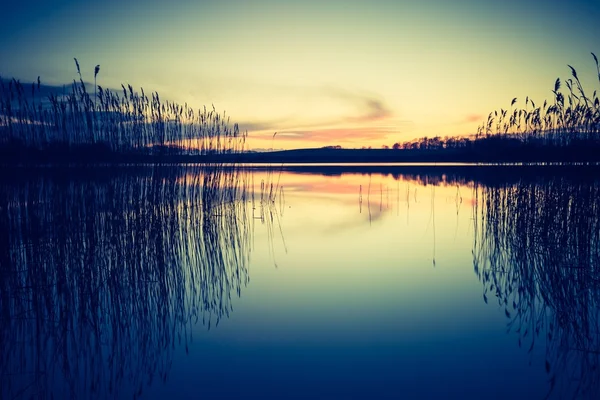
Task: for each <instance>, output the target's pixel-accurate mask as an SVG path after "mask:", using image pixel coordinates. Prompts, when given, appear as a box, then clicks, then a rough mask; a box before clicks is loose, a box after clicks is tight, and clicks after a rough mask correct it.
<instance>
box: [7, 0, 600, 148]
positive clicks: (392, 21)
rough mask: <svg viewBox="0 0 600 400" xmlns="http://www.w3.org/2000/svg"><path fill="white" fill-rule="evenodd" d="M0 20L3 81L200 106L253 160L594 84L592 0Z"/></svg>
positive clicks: (366, 140)
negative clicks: (80, 86)
mask: <svg viewBox="0 0 600 400" xmlns="http://www.w3.org/2000/svg"><path fill="white" fill-rule="evenodd" d="M3 15H4V18H3V21H2V23H1V24H0V75H1V76H2V77H3V78H9V77H16V78H18V79H21V80H22V81H33V80H35V79H37V76H38V75H40V76H41V78H42V81H43V82H44V83H46V84H63V83H68V82H70V81H72V79H73V78H75V77H76V69H75V64H74V62H73V57H77V58H78V59H79V62H80V64H81V67H82V69H83V73H84V79H86V80H88V81H93V70H94V66H95V65H96V64H100V66H101V70H100V74H99V76H98V84H100V85H102V86H104V87H120V84H121V83H122V82H124V83H129V84H131V85H132V86H134V87H136V88H139V87H142V86H143V87H144V89H145V90H146V91H158V92H160V94H161V97H162V98H167V99H170V100H174V101H177V102H179V103H182V104H183V103H185V102H187V103H188V104H192V105H194V106H197V107H201V106H203V105H208V106H210V105H211V104H214V106H215V107H216V109H217V110H220V111H226V112H227V114H228V115H229V116H230V117H231V119H232V121H235V122H238V123H239V124H240V126H241V127H242V129H247V130H248V131H249V135H250V136H249V137H250V141H249V143H250V146H251V147H253V148H271V147H272V146H273V147H274V148H302V147H321V146H325V145H342V146H344V147H361V146H363V145H366V146H374V147H380V146H381V145H383V144H386V145H390V146H391V145H392V144H393V143H394V142H397V141H405V140H410V139H413V138H417V137H422V136H430V137H431V136H435V135H442V136H445V135H460V134H470V133H473V132H474V131H475V130H476V127H477V126H478V124H479V123H480V122H481V121H482V120H483V119H485V118H486V117H487V114H488V113H489V112H490V111H492V110H494V109H496V108H499V107H507V106H509V105H510V101H511V100H512V98H513V97H518V98H519V101H520V102H521V103H523V102H524V99H525V96H530V97H531V98H533V99H534V100H536V101H543V100H544V99H546V98H551V92H550V89H551V88H552V87H553V84H554V81H555V80H556V78H557V77H561V78H568V77H569V76H570V70H569V69H568V67H567V64H571V65H573V66H574V67H575V68H576V69H577V71H578V73H579V75H580V77H581V78H582V81H583V84H584V86H585V87H588V88H592V89H591V90H593V89H598V88H599V84H598V80H597V78H596V76H595V65H594V63H593V60H592V57H591V55H590V52H595V53H597V54H599V53H600V40H599V38H600V23H598V21H600V1H599V0H591V1H583V0H572V1H559V0H545V1H541V0H525V1H516V0H505V1H481V0H459V1H445V0H421V1H400V0H397V1H392V0H372V1H362V0H343V1H341V0H340V1H338V0H319V1H316V0H304V1H294V2H291V1H276V0H261V1H250V0H246V1H242V0H221V1H199V0H197V1H174V2H168V1H141V0H138V1H136V0H133V1H116V0H104V1H96V2H91V1H72V0H55V1H20V2H14V3H9V4H7V5H5V6H3ZM275 132H278V134H277V136H276V138H275V139H274V143H272V140H271V138H272V136H273V133H275Z"/></svg>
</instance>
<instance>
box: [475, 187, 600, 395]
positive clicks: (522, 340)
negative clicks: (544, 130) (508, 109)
mask: <svg viewBox="0 0 600 400" xmlns="http://www.w3.org/2000/svg"><path fill="white" fill-rule="evenodd" d="M474 190H475V193H476V195H477V204H476V205H475V206H474V207H475V209H474V215H475V224H474V226H475V243H474V249H473V264H474V270H475V273H476V274H477V276H478V277H479V279H480V281H481V283H482V285H483V299H484V301H485V302H486V303H487V302H492V301H494V302H497V303H498V305H500V306H501V307H503V308H504V312H505V315H506V318H507V320H508V322H507V329H508V331H509V332H512V333H515V334H516V335H517V337H518V345H519V346H522V347H523V348H524V349H528V351H529V352H530V353H532V351H533V349H534V346H540V348H545V355H546V360H545V362H544V363H545V368H546V371H547V373H548V381H549V393H548V396H553V397H554V396H556V397H560V398H594V396H596V395H597V394H598V393H600V373H599V368H600V272H599V268H600V208H599V207H598V204H600V203H599V201H600V181H599V180H598V179H594V178H588V179H586V178H584V177H581V176H579V177H571V178H567V177H553V178H545V179H543V178H538V179H537V180H536V181H518V182H513V183H505V184H501V185H496V186H495V187H490V186H481V185H476V187H475V188H474ZM494 298H495V299H494Z"/></svg>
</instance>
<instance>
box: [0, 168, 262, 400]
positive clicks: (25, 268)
mask: <svg viewBox="0 0 600 400" xmlns="http://www.w3.org/2000/svg"><path fill="white" fill-rule="evenodd" d="M65 172H67V173H68V174H70V175H72V174H76V173H77V171H73V170H71V171H62V172H61V173H59V174H57V176H47V175H46V174H29V175H27V174H25V175H24V176H22V177H21V176H19V177H17V178H15V179H14V180H12V181H10V180H7V179H5V180H4V182H3V184H2V187H1V188H0V193H1V197H0V221H1V222H0V225H1V227H2V228H1V229H0V235H1V236H0V242H1V245H0V274H1V279H0V304H1V311H0V313H1V314H0V315H1V318H2V324H1V325H0V335H1V339H0V347H1V348H0V354H1V358H0V377H1V379H2V381H1V383H0V387H2V398H13V397H15V396H23V397H25V398H29V397H30V396H42V397H45V396H49V395H50V394H54V396H57V397H62V396H78V397H87V396H89V393H96V394H98V395H102V396H106V395H109V396H110V397H113V396H115V397H116V396H120V395H127V396H131V394H132V393H121V392H120V389H121V387H122V386H124V384H126V386H129V387H130V388H131V392H133V394H134V397H135V396H137V395H140V394H141V393H142V390H143V387H144V386H146V385H150V384H151V383H152V381H153V380H155V379H161V380H165V379H166V377H167V374H168V372H169V369H170V365H171V353H172V351H173V349H174V347H175V346H183V347H185V348H186V350H187V346H188V342H189V341H190V340H191V332H192V330H191V328H192V326H193V325H194V324H196V323H198V322H201V323H202V324H205V325H206V326H207V327H208V328H210V327H211V326H212V325H218V323H219V321H220V320H221V319H222V318H223V317H226V316H228V315H229V314H230V312H231V311H232V296H240V293H241V290H242V288H243V287H245V286H246V285H247V283H248V281H249V274H248V259H249V254H250V245H251V237H250V230H249V223H248V220H249V218H251V214H249V213H248V210H247V207H246V204H247V203H246V201H245V200H246V196H247V195H248V193H247V177H246V175H245V174H244V173H241V172H239V171H228V173H226V174H224V173H222V171H220V170H219V169H216V168H213V169H210V170H209V169H206V168H192V169H189V168H187V169H185V170H184V169H181V168H165V167H162V168H161V167H157V168H144V169H141V170H138V169H135V170H134V169H125V170H119V171H118V172H114V173H113V172H111V171H109V170H100V171H95V172H96V173H98V172H99V175H100V176H88V175H86V174H82V176H79V177H77V176H76V177H65V176H64V174H65ZM53 385H55V386H53ZM56 385H58V387H57V386H56Z"/></svg>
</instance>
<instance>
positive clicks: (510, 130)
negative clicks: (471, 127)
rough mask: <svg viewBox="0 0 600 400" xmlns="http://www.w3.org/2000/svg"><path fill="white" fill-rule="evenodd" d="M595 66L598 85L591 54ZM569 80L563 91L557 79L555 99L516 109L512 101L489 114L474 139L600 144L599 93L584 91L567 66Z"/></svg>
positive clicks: (529, 102)
mask: <svg viewBox="0 0 600 400" xmlns="http://www.w3.org/2000/svg"><path fill="white" fill-rule="evenodd" d="M591 54H592V57H593V59H594V62H595V65H596V71H597V74H598V81H599V82H600V65H599V63H598V58H597V57H596V55H595V54H594V53H591ZM568 67H569V69H570V71H571V77H570V78H568V79H566V80H564V86H565V87H566V90H564V87H563V85H562V83H563V82H562V81H561V80H560V78H557V79H556V81H555V83H554V88H553V89H552V94H553V95H554V99H553V101H552V102H548V101H547V100H545V101H544V102H543V104H541V105H539V104H538V105H536V103H535V102H534V101H533V100H532V99H530V98H529V97H526V98H525V103H524V104H523V107H518V104H519V102H518V99H517V98H514V99H513V100H512V101H511V103H510V107H509V108H506V109H504V108H501V109H500V110H495V111H492V112H490V113H489V115H488V117H487V120H486V121H484V122H483V123H482V124H481V125H480V126H479V127H478V129H477V135H476V137H477V138H482V137H490V136H497V137H511V138H518V139H520V140H521V141H523V142H525V143H531V144H542V145H558V146H569V145H573V144H576V143H578V142H595V143H598V142H599V141H600V100H599V97H598V91H597V90H594V91H593V93H592V94H591V96H590V95H589V93H590V91H587V90H584V87H583V85H582V83H581V81H580V79H579V76H578V75H577V71H576V70H575V68H573V67H572V66H571V65H568Z"/></svg>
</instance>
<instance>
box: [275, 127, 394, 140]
mask: <svg viewBox="0 0 600 400" xmlns="http://www.w3.org/2000/svg"><path fill="white" fill-rule="evenodd" d="M395 133H397V130H396V129H395V127H352V126H350V127H336V128H321V129H319V128H316V129H305V130H287V131H286V130H284V131H280V132H277V138H278V139H282V140H291V141H295V140H298V141H312V142H320V143H331V144H335V143H343V142H354V141H368V140H373V139H382V140H384V139H385V138H386V137H387V136H388V135H391V134H395Z"/></svg>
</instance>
